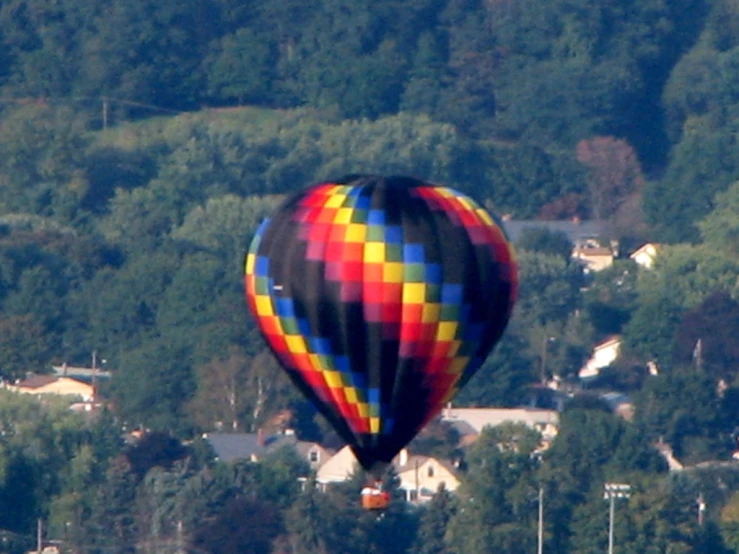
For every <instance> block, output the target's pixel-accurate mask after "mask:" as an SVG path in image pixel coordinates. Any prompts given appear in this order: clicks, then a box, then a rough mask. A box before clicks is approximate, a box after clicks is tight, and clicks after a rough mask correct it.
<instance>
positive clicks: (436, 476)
mask: <svg viewBox="0 0 739 554" xmlns="http://www.w3.org/2000/svg"><path fill="white" fill-rule="evenodd" d="M393 465H394V466H395V472H396V474H397V475H398V479H399V481H400V489H401V490H402V491H403V493H404V495H405V499H406V500H407V501H408V502H412V503H423V502H426V501H428V500H430V499H431V497H433V495H434V494H435V493H436V491H437V490H438V489H439V486H440V485H442V484H443V485H444V488H446V489H447V490H448V491H455V490H457V488H458V487H459V480H458V479H457V477H456V476H455V470H454V467H453V466H452V464H450V463H448V462H446V461H442V460H437V459H436V458H432V457H430V456H412V455H410V454H409V452H408V450H407V449H403V450H401V451H400V453H399V454H398V455H397V456H396V457H395V459H394V460H393ZM356 471H359V464H358V462H357V458H356V457H355V456H354V452H352V450H351V448H350V447H349V446H345V447H344V448H342V449H341V450H339V451H338V452H337V453H336V454H335V455H334V456H333V457H331V459H329V460H328V461H327V462H326V463H325V464H323V465H322V466H321V467H320V468H319V469H318V472H317V473H316V482H317V484H318V486H319V487H320V488H321V489H323V490H325V489H326V487H327V486H329V485H331V484H333V483H341V482H343V481H346V480H348V479H350V478H351V477H352V475H354V473H355V472H356Z"/></svg>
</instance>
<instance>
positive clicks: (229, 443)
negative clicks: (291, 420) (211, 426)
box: [203, 430, 331, 469]
mask: <svg viewBox="0 0 739 554" xmlns="http://www.w3.org/2000/svg"><path fill="white" fill-rule="evenodd" d="M203 439H205V440H206V441H207V442H208V444H209V445H210V446H211V448H212V449H213V452H215V455H216V459H217V460H219V461H222V462H233V461H236V460H249V461H252V462H258V461H260V460H262V459H264V458H265V457H267V456H269V455H270V454H273V453H274V452H277V451H278V450H280V449H281V448H293V449H295V451H296V452H297V453H298V455H299V456H300V457H301V458H303V459H304V460H305V461H306V462H307V463H308V465H309V466H310V467H311V469H317V468H318V467H319V466H320V465H321V464H323V463H324V462H325V461H326V460H328V459H329V457H330V456H331V453H330V452H329V451H328V450H326V449H325V448H323V447H322V446H321V445H320V444H318V443H314V442H308V441H301V440H298V437H297V436H296V435H295V433H294V432H292V431H291V430H287V431H285V432H284V433H278V434H275V435H269V436H267V435H265V434H264V432H262V431H261V430H260V431H259V432H257V433H205V434H203Z"/></svg>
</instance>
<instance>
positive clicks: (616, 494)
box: [603, 483, 631, 554]
mask: <svg viewBox="0 0 739 554" xmlns="http://www.w3.org/2000/svg"><path fill="white" fill-rule="evenodd" d="M630 496H631V485H627V484H625V483H606V484H605V490H604V492H603V499H604V500H608V501H610V506H609V512H608V554H613V517H614V515H615V513H616V507H615V506H616V499H617V498H629V497H630Z"/></svg>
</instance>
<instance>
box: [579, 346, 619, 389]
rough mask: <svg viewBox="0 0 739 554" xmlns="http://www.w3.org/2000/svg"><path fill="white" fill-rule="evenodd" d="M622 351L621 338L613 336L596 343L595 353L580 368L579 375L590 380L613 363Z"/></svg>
mask: <svg viewBox="0 0 739 554" xmlns="http://www.w3.org/2000/svg"><path fill="white" fill-rule="evenodd" d="M620 352H621V338H620V337H618V336H612V337H609V338H607V339H606V340H604V341H603V342H601V343H599V344H597V345H595V348H593V354H592V355H591V356H590V359H589V360H588V361H587V362H585V365H584V366H582V368H580V371H579V372H578V376H579V377H580V379H583V380H588V379H593V378H595V377H597V376H598V375H599V374H600V371H601V370H602V369H603V368H606V367H608V366H609V365H611V364H612V363H613V362H614V361H616V359H617V358H618V356H619V354H620Z"/></svg>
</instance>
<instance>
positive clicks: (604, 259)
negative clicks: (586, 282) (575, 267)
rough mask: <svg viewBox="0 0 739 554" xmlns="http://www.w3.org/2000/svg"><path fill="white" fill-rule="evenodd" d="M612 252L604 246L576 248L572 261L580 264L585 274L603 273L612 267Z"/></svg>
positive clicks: (573, 251)
mask: <svg viewBox="0 0 739 554" xmlns="http://www.w3.org/2000/svg"><path fill="white" fill-rule="evenodd" d="M614 258H615V256H614V254H613V250H611V249H610V248H606V247H604V246H588V245H586V246H576V247H575V248H574V249H573V250H572V259H573V260H576V261H577V262H579V263H580V264H582V266H583V268H584V270H585V272H586V273H591V272H597V271H603V270H604V269H608V268H609V267H611V266H612V265H613V260H614Z"/></svg>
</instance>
